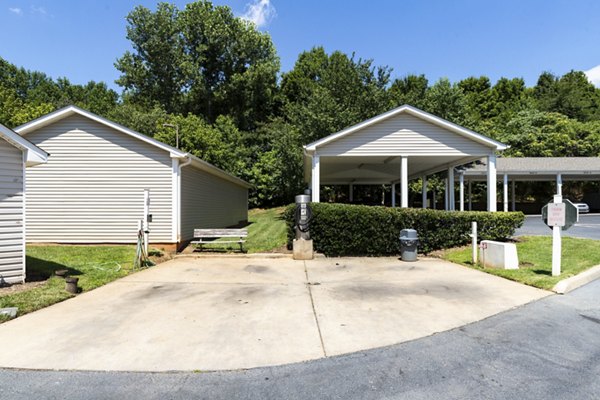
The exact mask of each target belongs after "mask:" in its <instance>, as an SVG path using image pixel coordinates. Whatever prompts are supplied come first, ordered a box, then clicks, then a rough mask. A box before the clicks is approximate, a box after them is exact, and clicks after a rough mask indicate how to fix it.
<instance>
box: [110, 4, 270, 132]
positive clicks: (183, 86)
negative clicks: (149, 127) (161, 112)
mask: <svg viewBox="0 0 600 400" xmlns="http://www.w3.org/2000/svg"><path fill="white" fill-rule="evenodd" d="M127 22H128V24H129V25H128V27H127V38H128V39H129V40H130V41H131V43H132V45H133V52H126V53H125V54H124V55H123V57H121V58H120V59H119V60H117V62H116V64H115V66H116V67H117V69H118V70H119V71H121V73H122V75H121V77H120V78H119V79H118V80H117V83H118V84H119V85H121V86H123V88H124V89H125V91H126V93H127V94H129V95H131V99H132V100H133V101H135V102H138V103H141V104H146V105H149V104H154V103H155V102H158V103H160V104H161V105H162V106H163V107H164V108H165V110H166V111H167V112H169V113H179V114H183V115H186V114H188V113H193V114H195V115H202V116H204V117H205V118H206V119H207V120H208V122H211V123H212V122H214V121H216V118H217V117H218V116H219V115H231V116H232V117H233V118H234V119H235V121H236V122H237V124H238V126H239V127H240V128H242V129H252V128H255V127H256V124H257V122H260V121H265V120H266V119H267V117H268V116H269V115H270V114H271V113H272V109H273V106H274V104H275V103H274V99H275V94H276V91H277V73H278V71H279V59H278V57H277V55H276V52H275V48H274V46H273V44H272V42H271V39H270V37H269V35H268V34H266V33H261V32H259V31H258V30H257V29H256V27H255V26H254V25H253V24H251V23H249V22H247V21H244V20H242V19H240V18H236V17H235V16H234V15H233V12H232V11H231V9H230V8H229V7H225V6H214V5H213V4H212V3H211V2H209V1H196V2H193V3H190V4H188V5H187V6H186V7H185V9H184V10H178V9H177V7H176V6H174V5H172V4H168V3H159V4H158V6H157V10H156V12H152V11H150V10H149V9H147V8H145V7H142V6H138V7H136V8H135V9H134V10H133V11H132V12H131V13H130V14H129V15H128V17H127Z"/></svg>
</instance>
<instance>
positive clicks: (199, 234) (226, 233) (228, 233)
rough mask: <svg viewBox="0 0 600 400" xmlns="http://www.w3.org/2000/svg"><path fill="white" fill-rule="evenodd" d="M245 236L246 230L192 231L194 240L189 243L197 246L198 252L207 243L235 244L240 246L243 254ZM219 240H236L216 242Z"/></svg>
mask: <svg viewBox="0 0 600 400" xmlns="http://www.w3.org/2000/svg"><path fill="white" fill-rule="evenodd" d="M247 236H248V231H247V230H246V229H227V228H225V229H194V240H192V241H191V243H193V244H198V245H199V248H200V251H202V246H203V245H205V244H207V243H211V244H225V243H237V244H239V245H240V251H241V252H242V253H243V252H244V247H243V245H244V242H245V241H246V240H245V238H246V237H247ZM221 238H237V240H216V239H221ZM206 239H209V240H206Z"/></svg>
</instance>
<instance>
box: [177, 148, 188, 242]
mask: <svg viewBox="0 0 600 400" xmlns="http://www.w3.org/2000/svg"><path fill="white" fill-rule="evenodd" d="M191 163H192V159H191V158H188V157H187V156H186V161H185V162H183V163H180V164H179V167H178V168H177V221H176V232H177V243H178V244H179V243H181V169H182V168H183V167H185V166H188V165H190V164H191Z"/></svg>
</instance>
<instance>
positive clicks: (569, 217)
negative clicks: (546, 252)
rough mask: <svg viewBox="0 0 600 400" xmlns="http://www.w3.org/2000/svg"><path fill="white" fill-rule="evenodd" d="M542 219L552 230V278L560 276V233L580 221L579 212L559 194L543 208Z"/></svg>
mask: <svg viewBox="0 0 600 400" xmlns="http://www.w3.org/2000/svg"><path fill="white" fill-rule="evenodd" d="M542 219H543V220H544V222H546V225H548V226H549V227H550V228H551V229H552V276H558V275H560V268H561V265H560V263H561V254H562V238H561V235H560V231H561V230H567V229H569V228H570V227H571V226H572V225H573V224H574V223H575V222H577V221H578V220H579V211H578V210H577V207H575V205H574V204H573V203H571V202H570V201H569V200H563V199H562V195H560V194H557V195H554V200H553V202H552V203H548V204H547V205H545V206H544V207H543V208H542Z"/></svg>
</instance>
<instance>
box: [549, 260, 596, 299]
mask: <svg viewBox="0 0 600 400" xmlns="http://www.w3.org/2000/svg"><path fill="white" fill-rule="evenodd" d="M599 278H600V265H596V266H595V267H592V268H590V269H588V270H587V271H584V272H582V273H580V274H578V275H575V276H572V277H570V278H567V279H563V280H562V281H560V282H558V283H557V284H556V285H554V287H553V288H552V291H553V292H556V293H558V294H565V293H569V292H570V291H571V290H574V289H577V288H578V287H581V286H583V285H586V284H588V283H590V282H591V281H593V280H596V279H599Z"/></svg>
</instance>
